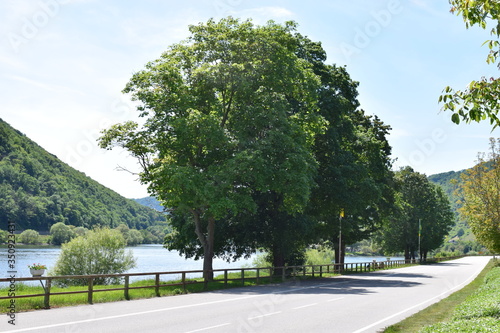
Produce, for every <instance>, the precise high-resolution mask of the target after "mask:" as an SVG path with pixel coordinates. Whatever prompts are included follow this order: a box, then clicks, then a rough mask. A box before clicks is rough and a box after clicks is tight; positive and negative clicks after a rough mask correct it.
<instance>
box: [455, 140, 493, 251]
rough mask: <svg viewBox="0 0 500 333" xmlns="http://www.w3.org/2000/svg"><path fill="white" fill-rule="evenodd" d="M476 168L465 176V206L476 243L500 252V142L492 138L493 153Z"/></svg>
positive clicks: (481, 156) (463, 190) (483, 157)
mask: <svg viewBox="0 0 500 333" xmlns="http://www.w3.org/2000/svg"><path fill="white" fill-rule="evenodd" d="M477 162H478V163H477V164H476V166H475V167H473V168H472V169H470V170H469V171H467V172H466V173H464V174H462V181H463V186H462V189H461V193H462V195H463V206H462V208H461V209H460V213H461V214H462V215H463V216H464V217H465V218H466V220H467V221H468V223H469V225H470V227H471V229H472V232H473V233H474V235H475V236H476V238H477V240H478V241H479V242H481V243H482V244H484V245H485V246H486V247H487V248H488V249H489V250H490V251H492V252H500V139H497V140H495V139H493V138H492V139H490V154H489V156H488V157H486V156H485V155H484V154H480V155H479V156H478V161H477Z"/></svg>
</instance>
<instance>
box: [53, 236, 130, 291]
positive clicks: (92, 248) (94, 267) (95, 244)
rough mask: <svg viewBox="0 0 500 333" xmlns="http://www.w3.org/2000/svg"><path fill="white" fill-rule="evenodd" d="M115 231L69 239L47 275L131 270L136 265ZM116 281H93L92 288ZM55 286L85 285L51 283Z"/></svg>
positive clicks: (73, 281)
mask: <svg viewBox="0 0 500 333" xmlns="http://www.w3.org/2000/svg"><path fill="white" fill-rule="evenodd" d="M126 244H127V243H126V241H125V238H124V237H123V235H122V234H121V233H120V232H119V231H118V230H113V229H107V228H105V229H95V230H91V231H89V232H87V233H86V234H85V235H83V236H78V237H76V238H73V239H72V240H71V241H69V242H67V243H65V244H63V245H62V247H61V254H60V255H59V258H58V259H57V262H56V264H55V267H54V269H53V270H52V271H51V272H50V275H91V274H119V273H123V272H125V271H127V270H129V269H130V268H133V267H135V265H136V262H135V259H134V257H133V255H132V252H131V251H130V250H126V249H125V246H126ZM117 280H119V279H117V278H112V277H107V278H104V277H103V278H96V279H95V280H94V284H111V283H117V282H118V281H117ZM54 282H55V283H56V284H59V285H86V284H87V283H88V280H87V279H65V280H54Z"/></svg>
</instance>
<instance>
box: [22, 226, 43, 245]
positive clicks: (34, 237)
mask: <svg viewBox="0 0 500 333" xmlns="http://www.w3.org/2000/svg"><path fill="white" fill-rule="evenodd" d="M39 240H40V234H39V233H38V231H36V230H32V229H26V230H24V231H23V232H22V233H21V234H20V235H19V242H20V243H23V244H30V245H35V244H38V242H39Z"/></svg>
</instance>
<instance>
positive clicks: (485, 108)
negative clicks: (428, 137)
mask: <svg viewBox="0 0 500 333" xmlns="http://www.w3.org/2000/svg"><path fill="white" fill-rule="evenodd" d="M450 4H451V5H452V8H451V12H453V13H456V15H460V16H462V17H463V19H464V22H465V25H466V27H467V28H469V27H471V26H474V25H477V26H479V27H481V28H483V29H486V27H487V25H488V24H492V25H493V28H492V29H491V30H490V34H491V36H493V38H494V39H491V40H486V41H485V42H484V43H483V45H487V46H488V48H489V54H488V57H487V59H486V61H487V62H488V63H490V64H493V63H496V62H497V61H498V56H499V46H500V43H499V36H500V29H499V28H500V3H498V1H492V0H474V1H469V0H450ZM498 65H499V66H500V64H498ZM499 92H500V79H498V78H494V77H491V78H486V77H482V78H481V79H480V80H478V81H472V82H471V83H470V84H469V85H468V87H467V88H466V89H465V90H463V91H460V90H458V91H455V90H453V89H452V88H451V87H446V88H445V89H444V91H443V95H441V96H440V97H439V102H440V103H443V108H442V109H443V110H450V111H452V112H454V113H453V115H452V117H451V120H452V121H453V122H454V123H456V124H459V123H460V121H465V122H467V123H470V122H473V121H475V122H480V121H484V120H487V119H489V121H490V124H491V125H492V126H493V129H495V128H496V127H497V126H499V125H500V119H499V118H498V111H499V110H500V104H499V103H498V94H499Z"/></svg>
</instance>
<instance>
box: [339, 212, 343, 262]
mask: <svg viewBox="0 0 500 333" xmlns="http://www.w3.org/2000/svg"><path fill="white" fill-rule="evenodd" d="M343 217H344V208H341V209H340V214H339V264H340V263H342V268H343V267H344V265H343V264H344V262H343V261H342V218H343Z"/></svg>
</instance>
